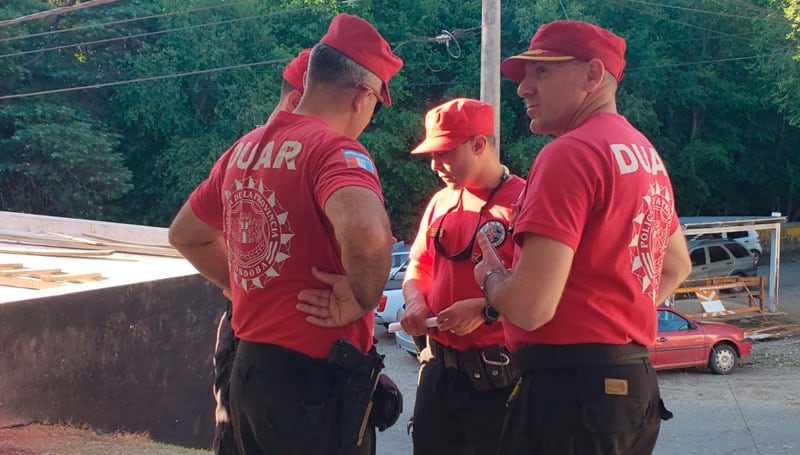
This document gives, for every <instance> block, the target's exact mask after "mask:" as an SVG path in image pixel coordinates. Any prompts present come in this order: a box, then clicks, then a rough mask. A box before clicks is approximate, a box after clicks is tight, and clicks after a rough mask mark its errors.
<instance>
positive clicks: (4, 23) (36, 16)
mask: <svg viewBox="0 0 800 455" xmlns="http://www.w3.org/2000/svg"><path fill="white" fill-rule="evenodd" d="M115 1H117V0H94V1H93V2H92V1H90V2H88V3H78V4H77V5H72V6H64V7H61V8H54V9H51V10H47V11H41V12H38V13H33V14H28V15H27V16H22V17H18V18H16V19H8V20H5V21H0V27H5V26H7V25H13V24H19V23H21V22H28V21H32V20H34V19H41V18H43V17H47V16H53V15H55V14H62V13H69V12H71V11H77V10H79V9H84V8H91V7H93V6H100V5H105V4H106V3H113V2H115Z"/></svg>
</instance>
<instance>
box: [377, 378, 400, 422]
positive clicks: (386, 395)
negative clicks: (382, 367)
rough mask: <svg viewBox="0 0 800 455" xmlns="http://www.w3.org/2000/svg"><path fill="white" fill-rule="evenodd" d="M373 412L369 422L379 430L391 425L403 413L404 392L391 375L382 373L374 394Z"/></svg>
mask: <svg viewBox="0 0 800 455" xmlns="http://www.w3.org/2000/svg"><path fill="white" fill-rule="evenodd" d="M372 403H373V405H372V412H371V413H370V416H369V424H370V425H371V426H373V427H375V428H377V429H378V430H379V431H384V430H385V429H387V428H389V427H391V426H392V425H394V424H395V422H397V419H399V418H400V414H402V413H403V394H401V393H400V389H399V388H398V387H397V384H395V383H394V381H392V379H391V378H390V377H389V376H386V375H385V374H381V377H380V379H379V380H378V387H376V388H375V393H373V394H372Z"/></svg>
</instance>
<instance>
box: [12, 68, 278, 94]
mask: <svg viewBox="0 0 800 455" xmlns="http://www.w3.org/2000/svg"><path fill="white" fill-rule="evenodd" d="M290 60H291V59H290V58H279V59H274V60H263V61H260V62H255V63H242V64H239V65H231V66H223V67H219V68H209V69H205V70H196V71H186V72H183V73H171V74H164V75H161V76H149V77H140V78H137V79H129V80H124V81H116V82H104V83H101V84H91V85H83V86H80V87H67V88H59V89H54V90H42V91H40V92H32V93H19V94H15V95H2V96H0V100H10V99H15V98H27V97H30V96H39V95H50V94H53V93H65V92H74V91H78V90H88V89H94V88H103V87H112V86H115V85H124V84H134V83H137V82H146V81H158V80H162V79H175V78H178V77H184V76H194V75H197V74H208V73H216V72H219V71H229V70H234V69H241V68H249V67H253V66H259V65H271V64H275V63H285V62H288V61H290Z"/></svg>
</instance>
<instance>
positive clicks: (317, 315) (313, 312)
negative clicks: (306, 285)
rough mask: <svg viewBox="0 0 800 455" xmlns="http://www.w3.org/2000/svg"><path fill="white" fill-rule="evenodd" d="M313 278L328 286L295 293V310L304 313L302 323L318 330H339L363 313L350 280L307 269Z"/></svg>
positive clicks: (315, 269)
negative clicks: (304, 321) (316, 327)
mask: <svg viewBox="0 0 800 455" xmlns="http://www.w3.org/2000/svg"><path fill="white" fill-rule="evenodd" d="M311 273H312V274H313V275H314V278H316V279H318V280H320V281H322V282H323V283H325V284H329V285H330V286H331V287H330V288H328V289H304V290H302V291H300V292H299V293H298V294H297V299H298V300H299V301H300V303H298V304H297V309H298V311H301V312H303V313H306V314H308V316H306V321H308V322H310V323H311V324H314V325H318V326H320V327H328V328H330V327H343V326H345V325H347V324H349V323H351V322H353V321H355V320H356V319H359V318H361V317H363V316H364V315H365V314H366V313H365V311H364V309H363V308H361V306H360V305H359V304H358V300H356V296H355V294H353V288H352V286H351V285H350V280H348V279H347V276H345V275H337V274H334V273H328V272H323V271H322V270H319V269H317V268H316V267H312V268H311Z"/></svg>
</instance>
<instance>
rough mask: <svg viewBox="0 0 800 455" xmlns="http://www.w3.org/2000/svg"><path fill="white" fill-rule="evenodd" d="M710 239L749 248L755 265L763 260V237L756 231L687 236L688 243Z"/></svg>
mask: <svg viewBox="0 0 800 455" xmlns="http://www.w3.org/2000/svg"><path fill="white" fill-rule="evenodd" d="M708 239H726V240H727V239H730V240H736V242H737V243H739V244H740V245H742V246H743V247H745V248H747V251H749V252H750V253H751V254H752V255H753V263H754V264H756V265H757V264H758V262H759V261H760V260H761V254H762V253H761V251H762V250H761V237H759V235H758V232H756V231H754V230H752V229H751V230H748V231H728V232H716V233H711V234H697V235H687V236H686V240H687V241H694V240H708Z"/></svg>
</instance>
